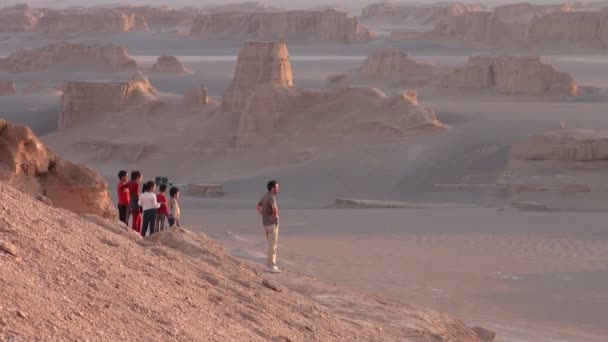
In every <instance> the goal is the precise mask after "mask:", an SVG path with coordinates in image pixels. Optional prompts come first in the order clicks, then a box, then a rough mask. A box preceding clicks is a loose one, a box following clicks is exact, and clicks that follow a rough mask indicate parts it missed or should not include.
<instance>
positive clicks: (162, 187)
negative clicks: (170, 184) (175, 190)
mask: <svg viewBox="0 0 608 342" xmlns="http://www.w3.org/2000/svg"><path fill="white" fill-rule="evenodd" d="M158 190H159V191H160V192H165V191H167V184H161V185H160V186H159V187H158Z"/></svg>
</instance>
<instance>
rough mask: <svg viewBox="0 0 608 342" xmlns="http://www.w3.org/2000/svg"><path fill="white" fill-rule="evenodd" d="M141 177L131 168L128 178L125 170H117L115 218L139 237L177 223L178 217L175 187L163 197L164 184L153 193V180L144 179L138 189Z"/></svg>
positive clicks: (165, 189) (154, 187) (154, 184)
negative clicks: (116, 215) (116, 214)
mask: <svg viewBox="0 0 608 342" xmlns="http://www.w3.org/2000/svg"><path fill="white" fill-rule="evenodd" d="M142 179H143V177H142V174H141V172H139V171H132V172H131V180H130V181H129V174H128V172H127V171H125V170H120V171H119V172H118V184H117V185H116V192H117V195H118V217H119V219H120V220H121V221H122V222H124V223H125V224H126V225H127V226H129V218H131V227H132V228H133V230H135V231H136V232H138V233H140V234H141V236H146V234H147V233H148V232H150V235H152V234H154V233H155V232H160V231H163V230H165V229H166V228H167V227H172V226H174V225H175V226H178V227H179V219H180V215H181V214H180V209H179V189H178V188H177V187H172V188H171V189H169V198H167V185H166V184H160V185H159V187H158V193H156V183H154V182H153V181H147V182H145V183H144V184H143V185H142V187H141V191H140V187H139V185H140V184H141V181H142Z"/></svg>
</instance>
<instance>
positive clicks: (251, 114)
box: [220, 42, 441, 146]
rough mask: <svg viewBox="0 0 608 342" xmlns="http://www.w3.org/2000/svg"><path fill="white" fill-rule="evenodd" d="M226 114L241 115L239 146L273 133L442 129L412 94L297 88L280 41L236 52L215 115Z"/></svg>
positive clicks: (394, 132) (389, 132)
mask: <svg viewBox="0 0 608 342" xmlns="http://www.w3.org/2000/svg"><path fill="white" fill-rule="evenodd" d="M226 112H237V113H239V114H240V117H239V123H238V127H237V132H236V144H237V145H238V146H243V145H250V144H254V143H255V142H256V141H259V140H260V139H265V138H267V137H270V136H272V135H273V134H274V133H277V132H278V131H279V132H280V133H283V134H289V133H288V132H290V131H291V130H298V131H300V132H301V131H302V130H308V132H309V133H313V132H314V133H315V134H325V135H330V134H332V133H340V134H356V133H362V132H365V133H372V134H373V133H376V134H381V135H397V136H399V135H401V134H403V133H404V132H405V131H406V130H408V129H411V128H416V127H429V126H431V127H441V123H439V121H438V120H437V118H436V117H435V113H434V112H433V111H432V110H430V109H428V108H426V107H423V106H421V105H419V104H418V103H417V100H416V95H415V92H407V93H402V94H398V95H396V96H392V97H389V96H386V95H385V94H383V93H382V92H380V91H378V90H377V89H373V88H366V87H337V88H333V89H330V90H327V91H314V90H306V89H298V88H296V87H295V86H294V85H293V76H292V73H291V63H290V60H289V52H288V50H287V46H286V44H285V43H279V42H248V43H246V44H245V46H244V47H243V48H242V49H241V51H240V53H239V57H238V61H237V67H236V72H235V76H234V79H233V82H232V84H231V86H230V87H229V89H228V90H227V91H226V93H225V94H224V97H223V99H222V106H221V109H220V113H221V114H222V115H225V113H226Z"/></svg>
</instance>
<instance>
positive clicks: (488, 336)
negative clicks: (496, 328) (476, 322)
mask: <svg viewBox="0 0 608 342" xmlns="http://www.w3.org/2000/svg"><path fill="white" fill-rule="evenodd" d="M471 330H473V332H474V333H475V334H476V335H477V337H479V339H480V340H482V341H483V342H492V341H494V339H495V338H496V333H495V332H493V331H492V330H488V329H486V328H482V327H472V328H471Z"/></svg>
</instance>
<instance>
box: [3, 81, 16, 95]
mask: <svg viewBox="0 0 608 342" xmlns="http://www.w3.org/2000/svg"><path fill="white" fill-rule="evenodd" d="M15 92H16V89H15V82H13V81H0V96H2V95H11V94H14V93H15Z"/></svg>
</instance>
